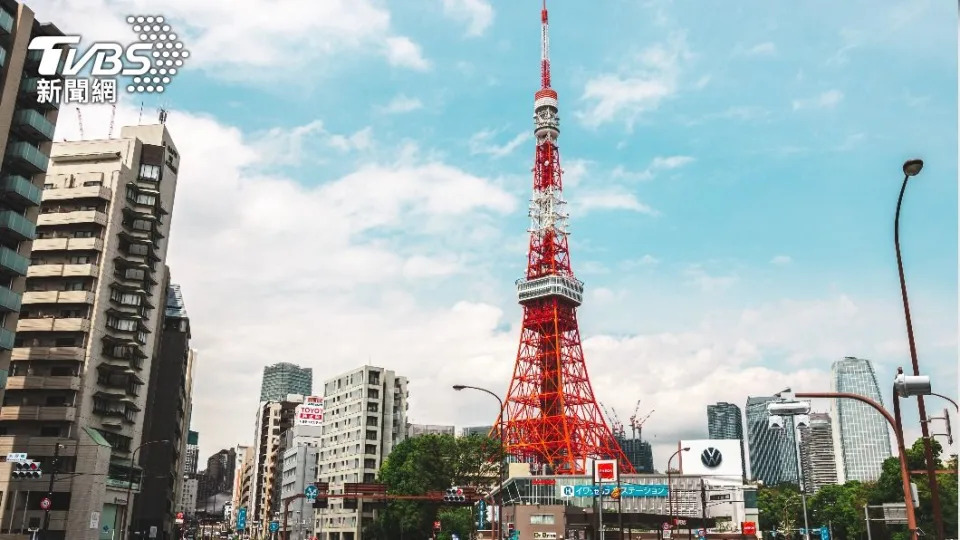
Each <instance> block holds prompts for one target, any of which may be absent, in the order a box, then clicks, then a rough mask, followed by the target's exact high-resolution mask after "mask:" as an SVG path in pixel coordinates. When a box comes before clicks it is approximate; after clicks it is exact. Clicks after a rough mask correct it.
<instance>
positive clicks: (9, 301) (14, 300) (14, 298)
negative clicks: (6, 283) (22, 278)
mask: <svg viewBox="0 0 960 540" xmlns="http://www.w3.org/2000/svg"><path fill="white" fill-rule="evenodd" d="M20 303H21V297H20V293H15V292H13V291H11V290H10V289H8V288H6V287H3V286H0V311H20Z"/></svg>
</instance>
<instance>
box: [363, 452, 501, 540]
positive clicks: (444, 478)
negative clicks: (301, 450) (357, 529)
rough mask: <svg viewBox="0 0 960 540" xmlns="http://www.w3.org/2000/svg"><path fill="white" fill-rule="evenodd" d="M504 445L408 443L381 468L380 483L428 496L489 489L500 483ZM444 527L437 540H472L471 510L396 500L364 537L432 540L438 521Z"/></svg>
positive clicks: (400, 491) (392, 490) (398, 492)
mask: <svg viewBox="0 0 960 540" xmlns="http://www.w3.org/2000/svg"><path fill="white" fill-rule="evenodd" d="M501 458H502V456H501V455H500V445H499V443H498V442H497V441H496V440H495V439H491V438H488V437H481V436H470V437H459V438H457V437H454V436H452V435H433V434H431V435H421V436H418V437H413V438H410V439H406V440H404V441H403V442H401V443H400V444H398V445H397V446H396V447H394V449H393V451H392V452H391V453H390V455H389V456H388V457H387V459H386V460H385V461H384V462H383V465H382V466H381V467H380V473H379V475H378V481H380V482H382V483H384V484H386V485H387V486H388V488H387V489H388V490H389V492H390V493H391V494H396V495H423V494H426V493H427V492H428V491H442V490H445V489H447V488H450V487H453V486H460V487H466V486H473V487H485V486H486V485H487V484H488V482H487V479H489V478H495V477H496V475H497V473H498V471H497V466H498V464H499V463H502V459H501ZM434 521H440V522H441V524H442V530H441V533H440V534H439V535H438V540H445V539H449V538H450V535H451V534H457V535H458V536H459V537H460V538H469V537H470V533H471V532H472V530H473V528H474V517H473V515H472V512H471V508H470V507H461V508H455V507H445V506H443V505H442V504H441V503H435V502H430V501H391V502H390V504H389V505H388V506H387V508H386V509H385V510H383V511H381V512H379V514H378V517H377V520H376V521H375V522H374V523H372V524H371V525H369V526H368V527H366V528H365V529H364V533H363V537H364V538H369V539H371V540H373V539H386V538H400V537H407V538H424V537H428V536H430V534H431V532H432V530H433V522H434Z"/></svg>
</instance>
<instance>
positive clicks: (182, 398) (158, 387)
mask: <svg viewBox="0 0 960 540" xmlns="http://www.w3.org/2000/svg"><path fill="white" fill-rule="evenodd" d="M158 344H159V351H158V353H157V354H156V356H155V357H154V361H153V363H152V365H151V367H150V382H149V384H148V385H147V386H148V390H147V406H146V409H145V414H144V418H145V421H144V440H147V441H170V443H169V444H151V445H149V446H147V447H144V448H143V449H142V450H141V451H140V454H139V457H140V466H141V467H143V468H144V470H149V471H155V472H157V473H159V472H160V471H166V474H163V475H161V474H148V475H146V476H145V478H144V481H143V490H142V491H141V493H140V495H139V496H138V497H137V499H136V503H135V510H134V516H135V517H134V519H133V520H132V522H131V527H130V530H132V531H140V532H143V531H146V532H149V531H150V530H151V527H156V528H157V529H156V531H157V534H156V538H159V539H161V540H165V539H169V538H174V537H176V530H175V529H174V527H173V524H174V517H175V516H174V507H175V506H176V503H177V502H178V501H179V500H180V499H179V494H178V492H179V491H180V489H181V487H180V486H179V485H178V484H182V483H183V474H182V471H183V468H184V459H185V456H184V452H185V451H186V443H187V441H186V435H187V433H188V432H189V429H188V426H189V425H190V418H189V414H190V400H191V399H190V398H191V396H190V391H191V388H189V386H190V380H189V374H190V370H191V368H192V365H191V359H192V354H191V351H190V319H189V318H188V317H187V311H186V307H185V305H184V302H183V295H182V294H181V292H180V286H179V285H175V284H172V285H169V286H168V287H167V288H166V298H165V309H164V318H163V325H162V330H161V335H160V339H159V341H158ZM171 479H174V481H173V482H171Z"/></svg>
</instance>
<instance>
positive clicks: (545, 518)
mask: <svg viewBox="0 0 960 540" xmlns="http://www.w3.org/2000/svg"><path fill="white" fill-rule="evenodd" d="M530 524H531V525H553V524H554V517H553V514H533V515H531V516H530Z"/></svg>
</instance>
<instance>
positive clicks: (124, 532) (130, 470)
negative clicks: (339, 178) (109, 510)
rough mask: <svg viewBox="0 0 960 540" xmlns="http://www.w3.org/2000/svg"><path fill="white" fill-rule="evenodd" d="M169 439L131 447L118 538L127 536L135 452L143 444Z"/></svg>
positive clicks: (122, 539) (165, 441) (122, 538)
mask: <svg viewBox="0 0 960 540" xmlns="http://www.w3.org/2000/svg"><path fill="white" fill-rule="evenodd" d="M169 442H170V441H168V440H167V439H161V440H158V441H147V442H145V443H143V444H141V445H140V446H138V447H136V448H134V449H133V452H131V453H130V465H129V466H128V467H127V499H126V501H127V502H126V506H124V507H123V520H122V521H121V522H120V539H121V540H125V539H126V538H127V516H128V515H129V514H130V510H131V509H132V507H133V505H132V504H131V501H130V492H131V491H132V488H133V461H134V460H135V459H136V458H137V452H139V451H140V449H141V448H143V447H144V446H148V445H151V444H161V443H163V444H168V443H169Z"/></svg>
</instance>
